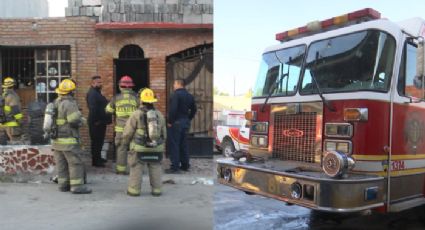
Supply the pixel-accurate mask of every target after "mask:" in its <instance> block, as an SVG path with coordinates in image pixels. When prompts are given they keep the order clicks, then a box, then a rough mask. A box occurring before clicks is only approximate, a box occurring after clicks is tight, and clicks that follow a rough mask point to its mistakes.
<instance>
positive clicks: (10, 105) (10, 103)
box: [0, 89, 23, 127]
mask: <svg viewBox="0 0 425 230" xmlns="http://www.w3.org/2000/svg"><path fill="white" fill-rule="evenodd" d="M3 97H4V107H3V110H4V114H5V116H6V117H7V118H8V119H7V120H8V121H7V122H4V123H3V124H0V126H3V127H17V126H19V122H20V121H21V120H22V118H23V115H22V112H21V101H20V98H19V96H18V94H16V92H15V91H14V90H13V89H4V91H3Z"/></svg>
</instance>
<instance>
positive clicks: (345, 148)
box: [325, 140, 353, 155]
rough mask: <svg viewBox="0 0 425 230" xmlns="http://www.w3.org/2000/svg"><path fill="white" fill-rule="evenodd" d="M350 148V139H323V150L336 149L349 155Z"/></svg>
mask: <svg viewBox="0 0 425 230" xmlns="http://www.w3.org/2000/svg"><path fill="white" fill-rule="evenodd" d="M352 149H353V148H352V144H351V141H341V140H325V151H338V152H343V153H345V154H348V155H350V154H351V151H352Z"/></svg>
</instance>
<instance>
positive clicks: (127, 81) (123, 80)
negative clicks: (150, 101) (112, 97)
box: [119, 75, 134, 88]
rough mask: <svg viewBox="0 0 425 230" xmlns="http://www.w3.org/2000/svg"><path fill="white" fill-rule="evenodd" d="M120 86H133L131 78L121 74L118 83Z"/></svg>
mask: <svg viewBox="0 0 425 230" xmlns="http://www.w3.org/2000/svg"><path fill="white" fill-rule="evenodd" d="M119 85H120V87H121V88H132V87H133V86H134V83H133V79H131V77H130V76H127V75H126V76H122V78H121V79H120V83H119Z"/></svg>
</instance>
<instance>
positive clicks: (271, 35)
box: [214, 0, 425, 95]
mask: <svg viewBox="0 0 425 230" xmlns="http://www.w3.org/2000/svg"><path fill="white" fill-rule="evenodd" d="M364 8H373V9H375V10H377V11H379V12H380V13H381V17H382V18H388V19H389V20H391V21H395V22H397V21H402V20H405V19H408V18H412V17H422V18H425V3H424V2H423V1H420V0H403V1H400V0H345V1H341V0H321V1H312V0H296V1H289V0H263V1H259V0H231V1H229V0H214V86H216V87H217V88H218V89H219V90H220V91H224V92H227V93H229V94H230V95H233V93H234V89H235V92H236V95H238V94H244V93H245V92H247V91H248V90H249V89H250V88H252V86H253V85H254V83H255V79H256V77H257V73H258V68H259V65H260V60H261V54H262V52H263V51H264V49H265V48H266V47H268V46H271V45H276V44H279V42H278V41H276V40H275V34H276V33H279V32H284V31H287V30H290V29H294V28H298V27H301V26H304V25H306V24H307V23H308V22H311V21H315V20H324V19H328V18H332V17H335V16H339V15H342V14H346V13H349V12H353V11H356V10H360V9H364ZM233 82H235V83H236V84H233ZM234 86H235V87H234Z"/></svg>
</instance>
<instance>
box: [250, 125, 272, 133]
mask: <svg viewBox="0 0 425 230" xmlns="http://www.w3.org/2000/svg"><path fill="white" fill-rule="evenodd" d="M251 131H252V133H261V134H267V133H268V132H269V123H268V122H252V124H251Z"/></svg>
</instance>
